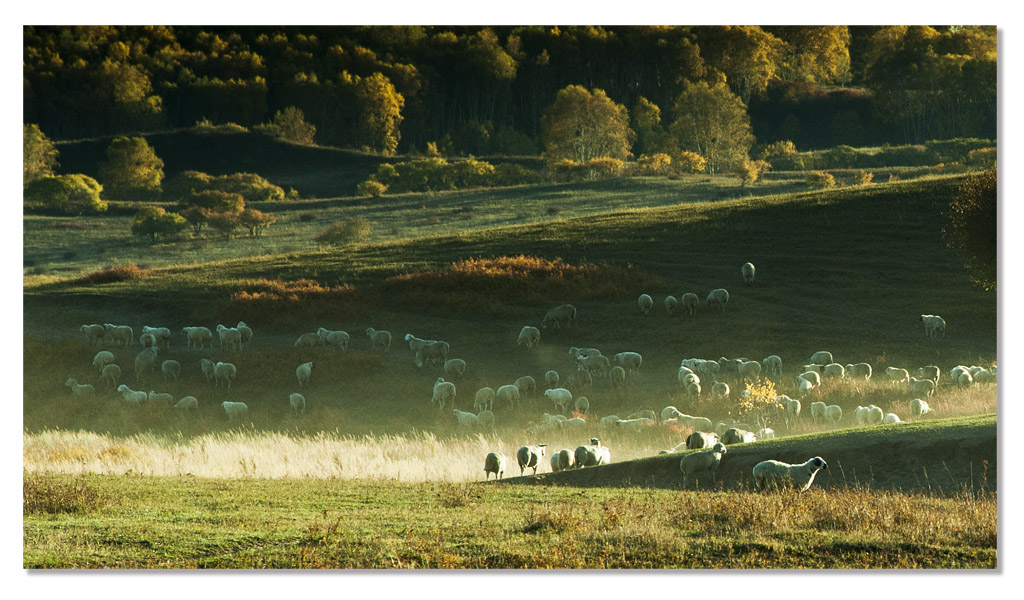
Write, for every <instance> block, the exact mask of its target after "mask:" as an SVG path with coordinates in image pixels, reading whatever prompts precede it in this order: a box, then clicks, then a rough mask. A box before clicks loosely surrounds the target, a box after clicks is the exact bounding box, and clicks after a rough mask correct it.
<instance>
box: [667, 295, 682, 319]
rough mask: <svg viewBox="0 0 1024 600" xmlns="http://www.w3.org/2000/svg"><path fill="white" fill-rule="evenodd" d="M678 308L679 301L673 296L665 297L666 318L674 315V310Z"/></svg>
mask: <svg viewBox="0 0 1024 600" xmlns="http://www.w3.org/2000/svg"><path fill="white" fill-rule="evenodd" d="M677 308H679V300H677V299H676V297H675V296H665V312H667V313H668V316H670V317H671V316H672V315H674V314H676V309H677Z"/></svg>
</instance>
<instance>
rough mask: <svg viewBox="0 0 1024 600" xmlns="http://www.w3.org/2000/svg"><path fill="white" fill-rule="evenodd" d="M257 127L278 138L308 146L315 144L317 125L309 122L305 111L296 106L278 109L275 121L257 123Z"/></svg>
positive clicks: (258, 129)
mask: <svg viewBox="0 0 1024 600" xmlns="http://www.w3.org/2000/svg"><path fill="white" fill-rule="evenodd" d="M255 129H256V131H258V132H260V133H263V134H266V135H269V136H272V137H276V138H278V139H282V140H285V141H289V142H293V143H295V144H303V145H307V146H309V145H312V144H313V138H314V136H316V127H315V126H313V125H311V124H309V123H307V122H306V115H305V113H303V112H302V111H301V110H300V109H298V108H295V107H294V106H289V107H287V108H285V109H284V110H279V111H277V112H276V113H275V114H274V120H273V121H271V122H270V123H266V124H263V125H257V126H256V127H255Z"/></svg>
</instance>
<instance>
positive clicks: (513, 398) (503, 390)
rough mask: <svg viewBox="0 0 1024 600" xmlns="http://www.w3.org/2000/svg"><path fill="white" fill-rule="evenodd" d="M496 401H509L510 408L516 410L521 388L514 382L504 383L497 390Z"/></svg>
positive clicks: (499, 402)
mask: <svg viewBox="0 0 1024 600" xmlns="http://www.w3.org/2000/svg"><path fill="white" fill-rule="evenodd" d="M494 394H495V398H494V399H495V401H496V402H497V403H498V404H504V403H506V402H507V403H508V407H509V409H510V410H514V409H515V408H516V406H517V405H518V404H519V388H517V387H516V386H514V385H512V384H508V385H503V386H501V387H499V388H498V389H497V390H496V391H495V393H494Z"/></svg>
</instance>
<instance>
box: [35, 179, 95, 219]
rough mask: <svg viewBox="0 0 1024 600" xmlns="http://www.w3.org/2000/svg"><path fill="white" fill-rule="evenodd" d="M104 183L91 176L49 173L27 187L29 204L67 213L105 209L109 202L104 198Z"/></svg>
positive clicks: (75, 213)
mask: <svg viewBox="0 0 1024 600" xmlns="http://www.w3.org/2000/svg"><path fill="white" fill-rule="evenodd" d="M102 191H103V186H101V185H100V184H99V182H97V181H96V180H95V179H93V178H92V177H89V176H88V175H81V174H74V175H56V176H54V175H48V176H45V177H39V178H37V179H33V180H32V181H30V182H29V183H28V185H27V186H25V192H24V196H25V204H26V205H28V206H38V207H40V208H44V209H46V210H50V211H55V212H58V213H60V214H63V215H81V214H89V213H98V212H104V211H106V210H107V203H106V202H104V201H103V200H102V199H101V198H100V193H101V192H102Z"/></svg>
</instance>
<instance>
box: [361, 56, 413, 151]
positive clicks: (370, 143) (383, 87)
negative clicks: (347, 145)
mask: <svg viewBox="0 0 1024 600" xmlns="http://www.w3.org/2000/svg"><path fill="white" fill-rule="evenodd" d="M356 99H357V103H358V105H359V107H360V111H359V121H358V122H359V124H358V126H357V131H356V132H355V138H356V140H357V145H360V146H365V147H367V148H369V149H371V150H375V151H377V152H380V153H382V154H387V155H392V154H394V153H395V151H396V150H398V141H399V140H400V139H401V137H402V134H401V133H400V132H399V130H398V126H399V125H401V124H402V107H404V106H405V98H404V97H402V94H399V93H398V90H397V89H395V86H394V85H393V84H392V83H391V81H390V80H389V79H388V78H387V77H386V76H385V75H383V74H381V73H374V74H373V75H371V76H369V77H363V78H362V79H360V80H359V81H358V82H357V83H356Z"/></svg>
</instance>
